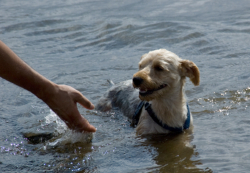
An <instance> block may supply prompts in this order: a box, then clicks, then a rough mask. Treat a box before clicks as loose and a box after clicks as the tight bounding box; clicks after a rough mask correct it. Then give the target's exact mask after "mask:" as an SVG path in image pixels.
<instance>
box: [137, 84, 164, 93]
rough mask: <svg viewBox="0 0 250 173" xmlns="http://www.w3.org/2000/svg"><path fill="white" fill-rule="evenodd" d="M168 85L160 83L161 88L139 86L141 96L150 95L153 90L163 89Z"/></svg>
mask: <svg viewBox="0 0 250 173" xmlns="http://www.w3.org/2000/svg"><path fill="white" fill-rule="evenodd" d="M167 86H168V85H167V84H162V85H160V87H159V88H157V89H150V90H148V89H142V88H139V94H140V95H141V96H147V95H150V94H152V93H153V92H155V91H158V90H161V89H163V88H165V87H167Z"/></svg>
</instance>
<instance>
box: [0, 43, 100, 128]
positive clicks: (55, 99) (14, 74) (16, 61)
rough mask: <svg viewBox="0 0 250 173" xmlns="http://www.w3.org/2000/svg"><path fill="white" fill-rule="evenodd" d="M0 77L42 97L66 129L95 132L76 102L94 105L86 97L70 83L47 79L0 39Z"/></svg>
mask: <svg viewBox="0 0 250 173" xmlns="http://www.w3.org/2000/svg"><path fill="white" fill-rule="evenodd" d="M0 77H2V78H4V79H6V80H8V81H10V82H12V83H14V84H16V85H18V86H20V87H22V88H24V89H26V90H28V91H30V92H31V93H33V94H34V95H36V96H37V97H38V98H40V99H41V100H43V101H44V102H45V103H46V104H47V105H48V106H49V107H50V108H51V109H52V110H53V111H54V112H55V113H56V114H57V115H58V116H59V117H60V118H61V119H62V120H63V121H64V122H65V123H66V124H67V125H68V127H69V128H71V129H73V130H76V131H79V132H82V131H89V132H95V131H96V129H95V127H94V126H92V125H91V124H89V122H88V121H87V120H86V119H85V118H84V117H83V116H81V115H80V113H79V111H78V109H77V105H76V104H77V103H79V104H81V105H82V106H83V107H85V108H87V109H94V105H93V104H92V103H91V102H90V101H89V100H88V99H87V98H86V97H84V96H83V95H82V94H81V93H80V92H79V91H77V90H75V89H74V88H72V87H70V86H67V85H57V84H55V83H53V82H51V81H50V80H48V79H46V78H45V77H43V76H42V75H40V74H39V73H38V72H36V71H35V70H33V69H32V68H31V67H30V66H28V65H27V64H26V63H25V62H24V61H22V60H21V59H20V58H19V57H18V56H17V55H16V54H15V53H14V52H13V51H12V50H11V49H10V48H9V47H8V46H6V45H5V44H4V43H3V42H2V41H0Z"/></svg>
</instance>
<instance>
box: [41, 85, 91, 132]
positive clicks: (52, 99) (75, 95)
mask: <svg viewBox="0 0 250 173" xmlns="http://www.w3.org/2000/svg"><path fill="white" fill-rule="evenodd" d="M43 101H44V102H45V103H46V104H47V105H48V106H49V107H50V108H51V109H52V110H53V111H54V112H55V113H56V114H57V115H58V116H59V117H60V118H61V119H62V120H63V121H64V122H65V123H66V124H67V126H68V127H69V128H70V129H72V130H76V131H78V132H82V131H88V132H95V131H96V128H95V127H94V126H93V125H91V124H90V123H89V122H88V120H87V119H86V118H84V117H83V116H81V114H80V113H79V111H78V109H77V103H79V104H80V105H82V106H83V107H85V108H86V109H90V110H91V109H94V108H95V107H94V105H93V104H92V103H91V102H90V101H89V100H88V99H87V98H86V97H85V96H83V95H82V94H81V93H80V92H79V91H77V90H75V89H74V88H72V87H70V86H67V85H55V92H54V93H51V94H50V95H48V96H47V97H45V99H43Z"/></svg>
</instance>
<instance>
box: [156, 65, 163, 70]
mask: <svg viewBox="0 0 250 173" xmlns="http://www.w3.org/2000/svg"><path fill="white" fill-rule="evenodd" d="M154 68H155V70H156V71H163V70H164V69H163V68H162V67H161V66H159V65H157V66H155V67H154Z"/></svg>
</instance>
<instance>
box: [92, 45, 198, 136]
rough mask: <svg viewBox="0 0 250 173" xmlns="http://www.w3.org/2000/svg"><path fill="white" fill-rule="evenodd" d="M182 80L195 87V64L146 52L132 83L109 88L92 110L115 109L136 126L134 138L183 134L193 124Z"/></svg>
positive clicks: (164, 52)
mask: <svg viewBox="0 0 250 173" xmlns="http://www.w3.org/2000/svg"><path fill="white" fill-rule="evenodd" d="M186 77H188V78H190V80H191V82H192V83H193V84H194V85H195V86H198V85H199V83H200V72H199V69H198V67H197V66H196V65H195V63H193V62H191V61H189V60H183V59H181V58H179V57H178V56H177V55H176V54H174V53H172V52H170V51H168V50H166V49H159V50H154V51H150V52H149V53H147V54H144V55H143V56H142V57H141V59H140V61H139V71H138V72H136V73H135V74H134V75H133V78H132V80H128V81H123V82H120V83H119V84H117V85H113V86H112V87H111V88H110V89H109V90H108V91H107V92H106V93H105V94H104V95H103V96H102V97H101V98H100V99H99V101H98V103H97V105H96V109H97V110H99V111H103V112H106V111H109V110H111V109H112V108H115V107H117V108H119V109H120V110H121V112H122V113H123V114H124V115H125V116H127V117H128V118H129V120H131V122H132V124H133V125H134V126H136V134H137V135H147V134H168V133H171V132H178V133H179V132H183V131H184V130H186V129H188V128H191V127H192V125H193V118H192V115H191V112H190V110H189V107H188V104H187V101H186V95H185V90H184V85H185V80H186ZM111 83H112V82H111Z"/></svg>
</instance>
